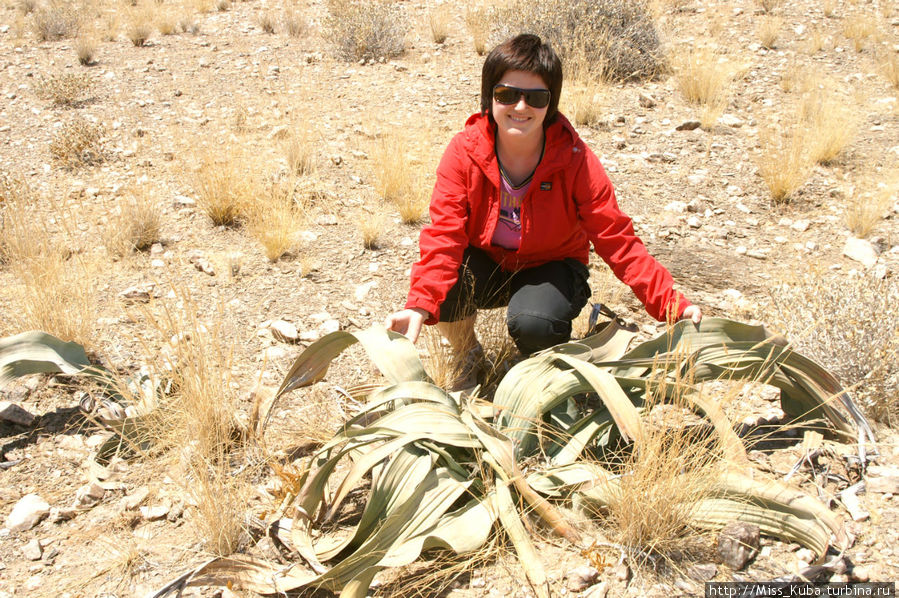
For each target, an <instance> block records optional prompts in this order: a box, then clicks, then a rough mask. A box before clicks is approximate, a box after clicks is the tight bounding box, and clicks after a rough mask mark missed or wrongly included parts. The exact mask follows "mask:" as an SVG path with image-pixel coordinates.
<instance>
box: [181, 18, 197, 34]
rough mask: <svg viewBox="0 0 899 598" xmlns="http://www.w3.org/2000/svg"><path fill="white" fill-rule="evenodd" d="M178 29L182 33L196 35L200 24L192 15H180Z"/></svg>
mask: <svg viewBox="0 0 899 598" xmlns="http://www.w3.org/2000/svg"><path fill="white" fill-rule="evenodd" d="M178 29H180V30H181V31H183V32H184V33H190V34H193V35H196V34H198V33H199V32H200V24H199V23H197V21H196V19H194V16H193V15H182V16H181V18H180V19H178Z"/></svg>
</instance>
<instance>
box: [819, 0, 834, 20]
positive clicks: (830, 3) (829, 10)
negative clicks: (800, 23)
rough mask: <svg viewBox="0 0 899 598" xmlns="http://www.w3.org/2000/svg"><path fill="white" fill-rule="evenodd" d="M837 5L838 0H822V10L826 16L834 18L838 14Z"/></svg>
mask: <svg viewBox="0 0 899 598" xmlns="http://www.w3.org/2000/svg"><path fill="white" fill-rule="evenodd" d="M836 7H837V1H836V0H822V2H821V12H823V13H824V16H825V17H827V18H828V19H831V18H833V16H834V15H835V14H836V12H835V11H836Z"/></svg>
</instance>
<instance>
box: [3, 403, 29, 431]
mask: <svg viewBox="0 0 899 598" xmlns="http://www.w3.org/2000/svg"><path fill="white" fill-rule="evenodd" d="M0 420H3V421H7V422H10V423H13V424H18V425H20V426H30V425H31V424H32V423H34V415H33V414H31V413H29V412H28V411H27V410H25V409H23V408H22V407H19V406H18V405H16V404H15V403H10V402H9V401H0Z"/></svg>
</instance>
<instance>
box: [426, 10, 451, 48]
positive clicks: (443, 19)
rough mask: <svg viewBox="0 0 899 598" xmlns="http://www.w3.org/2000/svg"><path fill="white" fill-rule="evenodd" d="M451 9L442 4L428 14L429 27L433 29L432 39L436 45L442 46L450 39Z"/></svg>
mask: <svg viewBox="0 0 899 598" xmlns="http://www.w3.org/2000/svg"><path fill="white" fill-rule="evenodd" d="M449 21H450V14H449V8H448V7H447V5H446V4H441V5H440V6H438V7H437V8H435V9H432V10H430V11H429V12H428V25H429V26H430V28H431V39H432V40H434V43H435V44H442V43H443V42H445V41H446V38H447V37H449Z"/></svg>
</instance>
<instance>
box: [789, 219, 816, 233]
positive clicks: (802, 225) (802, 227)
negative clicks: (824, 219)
mask: <svg viewBox="0 0 899 598" xmlns="http://www.w3.org/2000/svg"><path fill="white" fill-rule="evenodd" d="M811 225H812V223H811V222H809V221H808V220H797V221H796V222H794V223H793V224H791V225H790V228H792V229H793V230H794V231H796V232H799V233H804V232H805V231H807V230H808V229H809V227H810V226H811Z"/></svg>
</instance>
